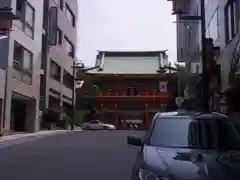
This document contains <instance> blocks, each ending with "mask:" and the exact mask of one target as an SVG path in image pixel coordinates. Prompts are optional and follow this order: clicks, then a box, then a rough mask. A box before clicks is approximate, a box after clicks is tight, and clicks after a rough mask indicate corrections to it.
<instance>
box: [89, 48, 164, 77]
mask: <svg viewBox="0 0 240 180" xmlns="http://www.w3.org/2000/svg"><path fill="white" fill-rule="evenodd" d="M161 53H165V51H148V52H130V51H128V52H126V51H125V52H116V51H114V52H109V51H107V52H106V51H104V53H103V52H102V51H101V52H100V53H99V56H98V57H100V59H99V60H98V62H97V65H101V66H100V67H101V68H100V69H94V70H91V71H88V73H90V74H95V73H96V74H157V70H158V68H159V63H160V54H161Z"/></svg>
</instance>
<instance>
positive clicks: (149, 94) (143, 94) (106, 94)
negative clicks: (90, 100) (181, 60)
mask: <svg viewBox="0 0 240 180" xmlns="http://www.w3.org/2000/svg"><path fill="white" fill-rule="evenodd" d="M169 96H171V93H169V92H140V93H138V94H137V95H127V94H126V93H124V92H115V93H111V92H102V93H99V94H98V95H97V97H106V98H108V97H109V98H111V97H140V98H141V97H169Z"/></svg>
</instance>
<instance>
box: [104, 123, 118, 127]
mask: <svg viewBox="0 0 240 180" xmlns="http://www.w3.org/2000/svg"><path fill="white" fill-rule="evenodd" d="M102 125H104V126H107V127H115V126H114V125H112V124H105V123H102Z"/></svg>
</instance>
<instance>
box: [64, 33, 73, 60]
mask: <svg viewBox="0 0 240 180" xmlns="http://www.w3.org/2000/svg"><path fill="white" fill-rule="evenodd" d="M65 47H66V51H67V53H68V55H69V56H71V57H73V58H74V46H73V44H72V43H71V42H70V40H69V39H68V38H67V37H66V36H65Z"/></svg>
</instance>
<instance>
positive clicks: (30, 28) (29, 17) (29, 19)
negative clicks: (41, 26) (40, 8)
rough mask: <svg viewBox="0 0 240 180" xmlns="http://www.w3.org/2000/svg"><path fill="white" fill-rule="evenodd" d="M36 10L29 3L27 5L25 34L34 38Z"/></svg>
mask: <svg viewBox="0 0 240 180" xmlns="http://www.w3.org/2000/svg"><path fill="white" fill-rule="evenodd" d="M34 16H35V10H34V8H33V7H32V6H31V5H30V4H29V3H27V4H26V17H25V32H26V34H27V35H28V36H30V37H33V32H34V19H35V17H34Z"/></svg>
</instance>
